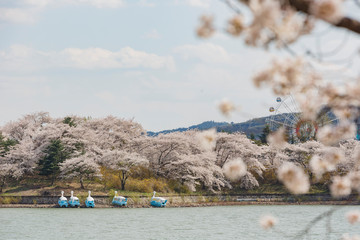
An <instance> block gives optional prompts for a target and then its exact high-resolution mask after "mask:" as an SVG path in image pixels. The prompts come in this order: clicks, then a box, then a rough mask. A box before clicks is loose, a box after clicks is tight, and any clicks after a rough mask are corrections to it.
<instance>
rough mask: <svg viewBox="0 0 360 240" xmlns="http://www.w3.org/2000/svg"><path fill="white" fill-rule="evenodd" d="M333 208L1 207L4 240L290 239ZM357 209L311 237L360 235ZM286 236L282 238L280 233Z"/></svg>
mask: <svg viewBox="0 0 360 240" xmlns="http://www.w3.org/2000/svg"><path fill="white" fill-rule="evenodd" d="M331 208H333V206H224V207H202V208H162V209H156V208H144V209H142V208H138V209H133V208H128V209H126V208H125V209H124V208H107V209H100V208H95V209H60V208H59V209H57V208H54V209H24V208H12V209H9V208H3V209H1V208H0V239H7V240H10V239H101V240H106V239H142V240H143V239H197V240H199V239H206V240H209V239H267V240H278V239H289V238H288V237H285V236H284V234H285V235H289V236H293V235H296V233H298V232H299V231H300V230H302V229H304V228H305V227H306V224H307V223H308V222H309V221H310V220H311V219H313V218H315V217H316V216H318V215H319V214H321V213H323V212H326V211H328V210H329V209H331ZM355 209H359V210H360V207H359V206H345V207H339V209H338V210H336V212H335V213H334V215H333V216H332V218H331V222H330V223H331V229H332V230H331V231H332V232H331V235H330V238H329V237H328V236H326V226H327V225H326V224H327V221H325V220H324V221H321V222H319V223H317V224H314V225H313V227H312V229H311V231H310V233H309V236H308V238H299V239H340V238H341V236H342V234H343V233H350V234H355V233H357V234H360V224H358V225H350V224H349V223H348V222H347V221H346V219H345V214H346V212H348V211H350V210H355ZM264 214H272V215H274V216H276V217H277V218H278V224H277V226H276V228H275V229H274V230H270V231H266V230H263V229H261V227H260V226H259V223H258V221H259V218H260V217H261V216H262V215H264ZM280 232H282V233H280Z"/></svg>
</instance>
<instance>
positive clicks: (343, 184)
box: [330, 176, 351, 198]
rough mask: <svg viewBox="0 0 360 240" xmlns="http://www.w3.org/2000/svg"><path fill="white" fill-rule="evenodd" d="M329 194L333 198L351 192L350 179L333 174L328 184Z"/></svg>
mask: <svg viewBox="0 0 360 240" xmlns="http://www.w3.org/2000/svg"><path fill="white" fill-rule="evenodd" d="M330 192H331V195H332V196H333V197H335V198H341V197H346V196H348V195H349V194H350V193H351V181H350V179H349V178H348V177H340V176H335V177H334V178H333V180H332V184H331V185H330Z"/></svg>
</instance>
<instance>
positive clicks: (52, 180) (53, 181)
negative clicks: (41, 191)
mask: <svg viewBox="0 0 360 240" xmlns="http://www.w3.org/2000/svg"><path fill="white" fill-rule="evenodd" d="M55 178H56V177H55V176H54V177H52V178H51V186H53V185H54V183H55Z"/></svg>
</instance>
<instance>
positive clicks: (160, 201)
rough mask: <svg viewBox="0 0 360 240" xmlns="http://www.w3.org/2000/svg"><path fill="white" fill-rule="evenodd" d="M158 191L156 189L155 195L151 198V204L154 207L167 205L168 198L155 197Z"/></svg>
mask: <svg viewBox="0 0 360 240" xmlns="http://www.w3.org/2000/svg"><path fill="white" fill-rule="evenodd" d="M155 194H156V192H155V191H154V195H153V196H152V198H151V201H150V204H151V206H154V207H165V206H166V203H167V200H166V199H165V198H162V197H155Z"/></svg>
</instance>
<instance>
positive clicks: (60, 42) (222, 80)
mask: <svg viewBox="0 0 360 240" xmlns="http://www.w3.org/2000/svg"><path fill="white" fill-rule="evenodd" d="M204 13H208V14H214V16H215V17H216V25H217V27H219V28H220V29H224V28H225V26H226V21H227V19H228V18H229V17H231V16H232V12H231V10H230V9H229V8H228V7H227V6H225V5H224V3H223V2H222V1H220V0H156V1H155V0H153V1H150V0H149V1H147V0H0V109H1V111H0V125H2V124H4V123H6V122H8V121H10V120H16V119H17V118H19V117H21V116H22V115H24V114H27V113H32V112H37V111H48V112H50V114H51V116H53V117H62V116H66V115H69V114H75V115H81V116H92V117H104V116H107V115H114V116H118V117H122V118H134V119H135V121H137V122H139V123H141V124H142V125H143V127H144V128H145V129H147V130H162V129H169V128H177V127H183V126H189V125H192V124H197V123H201V122H203V121H207V120H215V121H234V122H241V121H244V120H247V119H250V118H253V117H259V116H265V115H268V114H269V113H268V109H269V107H270V106H272V105H275V96H273V95H272V94H271V93H270V91H269V90H261V91H260V90H257V89H255V88H254V87H253V85H252V82H251V75H252V74H253V73H255V72H256V71H257V70H259V69H261V68H263V67H264V66H266V63H267V62H269V61H270V60H271V58H272V56H273V55H286V53H282V52H278V51H276V50H272V51H270V52H265V51H263V50H261V49H254V48H250V47H247V46H244V44H243V42H242V40H240V39H236V38H232V37H230V36H228V35H226V34H224V33H222V32H219V33H217V34H216V35H215V36H214V37H212V38H211V39H208V40H203V39H199V38H198V37H196V35H195V29H196V27H197V25H198V19H199V17H200V16H201V15H202V14H204ZM323 28H328V27H327V26H323ZM319 31H321V29H320V30H319ZM343 32H345V31H336V32H335V33H329V34H330V35H329V36H331V37H326V41H323V42H322V43H321V45H322V46H324V47H325V48H327V47H329V46H333V45H334V46H336V44H337V43H338V42H339V41H343V40H342V39H343V35H344V34H343ZM352 37H353V36H352V35H350V37H349V38H350V40H347V44H348V45H349V44H350V45H351V46H355V45H356V44H357V46H358V45H359V44H358V43H359V41H358V39H355V40H354V39H351V38H352ZM310 41H313V40H311V39H308V40H305V43H308V44H309V43H310ZM311 44H312V42H311V43H310V45H311ZM301 46H302V45H301V44H300V45H297V46H295V48H296V47H301ZM353 49H354V48H351V49H349V52H350V53H351V51H353ZM346 54H347V53H346ZM346 54H345V55H344V56H346ZM224 97H226V98H228V99H230V100H232V101H233V102H235V103H236V104H238V105H241V109H242V112H241V113H237V114H234V115H233V116H232V118H230V119H229V118H225V117H223V116H222V115H221V114H220V113H219V112H218V110H217V108H216V102H218V101H220V100H221V99H223V98H224Z"/></svg>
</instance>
